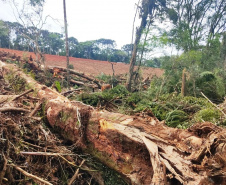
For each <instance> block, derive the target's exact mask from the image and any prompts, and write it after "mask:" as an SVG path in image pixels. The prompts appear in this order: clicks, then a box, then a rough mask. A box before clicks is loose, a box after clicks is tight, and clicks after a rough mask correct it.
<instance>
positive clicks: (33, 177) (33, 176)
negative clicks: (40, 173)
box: [10, 164, 53, 185]
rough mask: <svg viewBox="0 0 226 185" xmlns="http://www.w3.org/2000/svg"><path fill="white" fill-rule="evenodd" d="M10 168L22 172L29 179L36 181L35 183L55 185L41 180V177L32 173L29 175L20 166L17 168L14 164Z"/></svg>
mask: <svg viewBox="0 0 226 185" xmlns="http://www.w3.org/2000/svg"><path fill="white" fill-rule="evenodd" d="M10 166H13V167H14V168H15V169H16V170H18V171H20V172H21V173H22V174H23V175H25V176H26V177H29V178H32V179H34V180H35V181H38V182H41V183H43V184H47V185H53V184H52V183H50V182H48V181H46V180H44V179H42V178H40V177H37V176H36V175H33V174H31V173H28V172H26V171H25V170H23V169H22V168H20V167H19V166H16V165H14V164H10Z"/></svg>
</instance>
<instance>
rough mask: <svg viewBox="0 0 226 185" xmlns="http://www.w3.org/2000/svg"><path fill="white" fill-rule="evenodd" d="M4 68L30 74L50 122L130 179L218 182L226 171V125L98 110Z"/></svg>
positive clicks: (2, 65)
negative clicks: (184, 126) (183, 126)
mask: <svg viewBox="0 0 226 185" xmlns="http://www.w3.org/2000/svg"><path fill="white" fill-rule="evenodd" d="M0 69H1V70H2V73H3V76H4V78H7V76H8V75H14V76H19V77H20V78H23V79H25V81H26V83H27V85H28V86H29V87H31V88H33V89H34V93H36V95H37V96H38V97H39V98H40V99H41V100H42V101H43V102H45V112H46V115H47V119H48V121H49V123H50V125H51V126H52V127H54V128H56V129H58V131H59V132H60V133H61V135H62V136H63V137H64V138H65V139H67V140H70V141H72V142H74V143H76V144H77V146H78V147H81V148H82V150H83V151H84V152H87V153H90V154H92V155H93V156H95V157H96V158H97V159H99V160H100V161H102V162H103V163H104V164H106V165H107V166H109V167H111V168H112V169H114V170H116V171H117V172H118V173H120V174H121V175H122V176H123V177H124V178H125V179H126V180H127V182H128V183H129V184H145V185H146V184H155V185H165V184H191V185H194V184H200V185H201V184H214V181H213V180H214V179H210V178H211V177H217V176H222V174H225V169H226V163H225V161H226V159H225V152H226V147H225V138H226V131H225V130H224V129H222V128H219V127H216V126H214V125H213V124H211V123H202V124H198V125H195V126H194V127H193V128H191V129H190V130H189V131H188V130H180V129H175V128H169V127H167V126H165V125H164V124H163V123H161V122H159V121H158V120H157V119H156V118H153V117H149V116H146V117H139V116H127V115H123V114H119V113H111V112H107V111H99V110H95V109H94V108H93V107H91V106H87V105H84V104H82V103H81V102H76V101H72V102H71V101H69V100H68V99H67V98H66V97H64V96H62V95H60V94H59V93H57V92H55V91H53V90H51V89H50V88H47V87H46V86H44V85H40V84H38V83H37V82H36V81H35V80H33V79H32V78H31V77H29V76H27V75H26V74H24V73H23V72H22V71H21V70H19V69H18V68H17V67H16V66H14V65H9V64H5V63H3V62H0ZM214 154H215V155H214ZM216 156H218V157H216ZM210 163H211V164H213V165H212V166H213V167H212V169H214V170H212V171H211V170H210V169H209V167H210ZM222 171H223V172H224V173H222Z"/></svg>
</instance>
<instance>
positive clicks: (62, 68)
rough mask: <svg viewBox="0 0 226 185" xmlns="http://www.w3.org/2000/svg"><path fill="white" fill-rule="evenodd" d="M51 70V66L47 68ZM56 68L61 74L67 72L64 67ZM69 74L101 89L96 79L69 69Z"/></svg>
mask: <svg viewBox="0 0 226 185" xmlns="http://www.w3.org/2000/svg"><path fill="white" fill-rule="evenodd" d="M53 68H54V67H51V66H50V67H49V69H53ZM57 68H59V69H60V70H61V71H63V72H67V69H66V68H65V67H57ZM69 72H70V73H71V74H74V75H77V76H79V77H82V78H85V79H87V80H89V81H91V82H93V83H95V84H96V85H97V86H98V88H99V89H101V85H100V83H99V82H98V81H97V80H96V79H93V78H90V77H89V76H87V75H85V74H82V73H79V72H77V71H75V70H72V69H69Z"/></svg>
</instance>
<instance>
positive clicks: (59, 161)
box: [0, 78, 104, 185]
mask: <svg viewBox="0 0 226 185" xmlns="http://www.w3.org/2000/svg"><path fill="white" fill-rule="evenodd" d="M32 91H33V89H30V90H27V91H25V92H23V93H21V94H19V95H14V92H13V89H12V88H11V86H10V85H9V84H7V83H6V82H5V81H4V79H2V78H1V79H0V94H1V95H0V118H1V119H0V136H1V137H0V184H2V185H8V184H33V183H38V184H48V185H50V184H91V183H92V184H103V182H104V181H103V179H102V177H101V176H100V175H99V174H98V172H97V171H96V170H93V169H91V167H89V166H88V165H87V160H88V159H89V156H86V157H85V156H84V155H79V154H75V152H74V150H75V146H73V145H71V146H69V145H67V144H65V141H64V140H61V139H59V138H57V137H56V135H55V134H53V133H52V132H51V131H50V130H49V128H48V127H47V126H46V125H45V124H44V122H43V121H42V120H43V119H41V117H42V118H43V116H44V115H43V114H42V107H43V104H42V103H43V102H41V101H40V100H39V99H38V98H37V97H32V95H29V94H30V92H32ZM77 153H78V152H77ZM75 181H76V182H75ZM97 182H98V183H97Z"/></svg>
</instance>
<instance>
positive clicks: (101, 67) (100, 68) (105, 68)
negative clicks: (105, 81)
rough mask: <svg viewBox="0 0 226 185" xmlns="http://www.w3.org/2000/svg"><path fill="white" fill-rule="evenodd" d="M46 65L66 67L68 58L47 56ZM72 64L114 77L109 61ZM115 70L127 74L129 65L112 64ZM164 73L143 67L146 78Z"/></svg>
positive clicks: (81, 60) (73, 61) (76, 60)
mask: <svg viewBox="0 0 226 185" xmlns="http://www.w3.org/2000/svg"><path fill="white" fill-rule="evenodd" d="M0 51H5V52H9V53H15V54H16V55H17V56H21V57H29V56H30V55H31V56H32V58H34V59H35V54H34V53H32V52H26V51H18V50H12V49H6V48H0ZM45 59H46V65H47V66H59V67H60V66H62V67H66V57H65V56H58V55H49V54H45ZM69 60H70V64H72V65H73V66H74V69H75V70H76V71H78V72H83V73H85V74H87V75H92V76H98V75H100V74H101V73H103V74H106V75H112V73H113V72H112V65H111V63H110V62H108V61H100V60H91V59H84V58H74V57H70V59H69ZM112 64H113V66H114V70H115V75H120V74H126V73H127V72H128V71H129V64H125V63H120V62H118V63H116V62H112ZM163 73H164V71H163V70H162V69H159V68H151V67H142V75H143V77H144V78H147V77H148V76H149V77H150V78H151V77H153V76H157V77H160V76H162V74H163Z"/></svg>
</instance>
